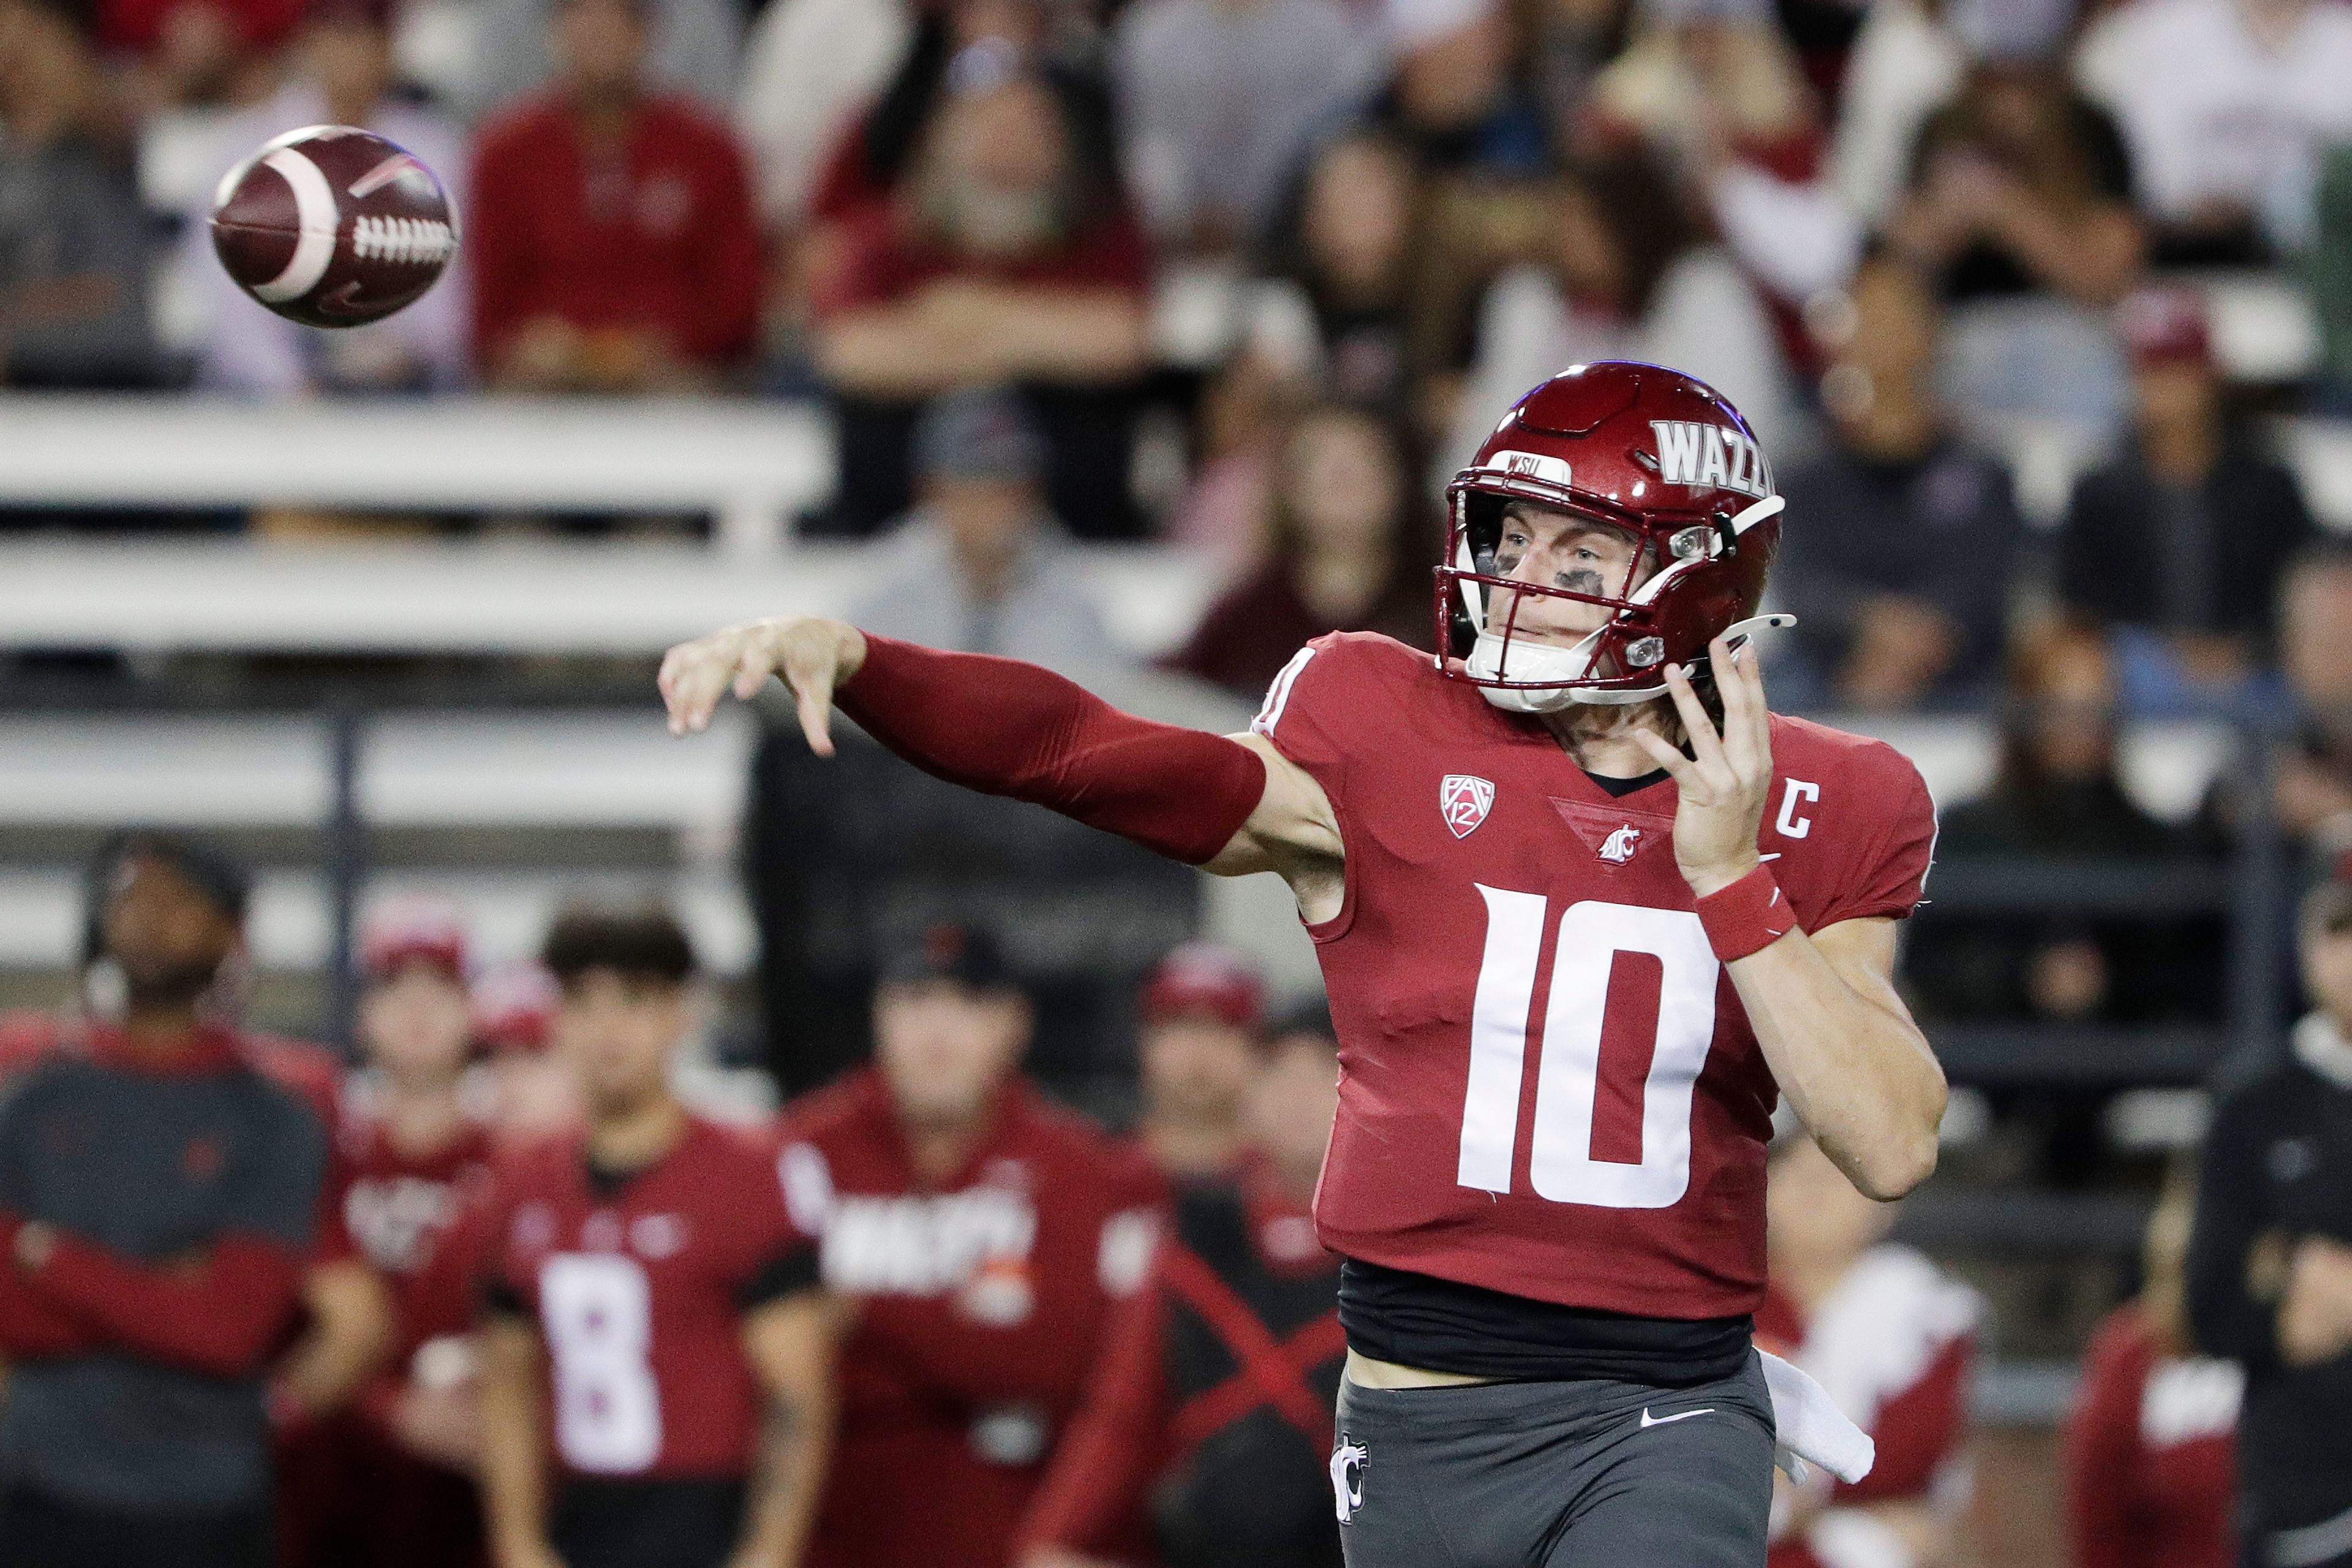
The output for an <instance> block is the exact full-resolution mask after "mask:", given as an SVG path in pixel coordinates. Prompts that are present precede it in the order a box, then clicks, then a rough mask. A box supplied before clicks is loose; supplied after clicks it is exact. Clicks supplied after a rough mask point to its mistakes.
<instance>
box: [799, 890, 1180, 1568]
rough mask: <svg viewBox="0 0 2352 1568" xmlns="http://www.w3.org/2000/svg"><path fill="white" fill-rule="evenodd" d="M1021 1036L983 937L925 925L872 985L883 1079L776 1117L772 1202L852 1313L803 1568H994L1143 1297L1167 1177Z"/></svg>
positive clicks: (1017, 1011)
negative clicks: (1061, 1088) (1073, 1109)
mask: <svg viewBox="0 0 2352 1568" xmlns="http://www.w3.org/2000/svg"><path fill="white" fill-rule="evenodd" d="M1030 1025H1031V1009H1030V1004H1029V1000H1028V998H1027V997H1026V996H1025V995H1024V994H1023V993H1022V991H1021V990H1020V988H1019V987H1018V986H1017V984H1015V983H1014V980H1013V976H1012V974H1011V973H1009V971H1008V970H1007V968H1006V966H1005V963H1004V960H1003V956H1002V955H1001V953H1000V952H998V950H997V947H996V944H995V943H994V942H992V941H991V940H990V938H989V935H988V933H987V932H986V931H982V930H980V929H978V928H974V927H969V926H961V925H954V924H941V925H938V926H934V927H932V928H931V929H930V930H929V931H925V932H923V933H921V936H920V939H919V941H916V942H910V943H909V944H908V946H907V948H906V949H905V950H904V951H901V952H898V953H895V954H893V955H892V956H891V957H890V958H889V959H888V960H887V962H886V963H885V964H884V966H883V973H882V984H880V986H879V987H878V988H877V992H876V994H875V998H874V1058H875V1060H874V1066H873V1067H872V1068H868V1069H866V1070H864V1071H860V1072H856V1073H853V1074H851V1075H850V1076H848V1077H847V1078H845V1079H842V1080H841V1082H839V1083H837V1084H835V1085H834V1086H832V1087H831V1088H828V1089H824V1090H822V1091H820V1092H818V1093H816V1094H814V1095H811V1096H809V1097H808V1098H807V1099H806V1100H803V1101H801V1102H800V1104H799V1105H797V1106H795V1107H794V1108H793V1110H792V1112H791V1113H790V1114H789V1115H788V1116H787V1117H786V1119H785V1128H784V1135H783V1146H782V1154H781V1157H780V1159H779V1161H778V1168H779V1169H780V1171H781V1172H782V1175H783V1179H784V1191H785V1195H786V1197H787V1199H788V1200H789V1202H790V1203H791V1205H792V1209H793V1215H794V1217H795V1218H796V1219H797V1220H798V1221H799V1222H800V1224H801V1226H803V1228H804V1229H814V1230H821V1231H822V1232H823V1234H824V1281H825V1284H826V1286H827V1287H828V1288H829V1289H833V1290H834V1291H835V1292H837V1293H838V1294H839V1295H840V1296H841V1297H842V1298H843V1299H844V1300H846V1301H849V1302H852V1303H854V1304H855V1306H856V1314H857V1324H856V1330H855V1331H853V1332H852V1333H851V1334H850V1335H849V1337H848V1338H847V1339H846V1341H845V1342H844V1344H843V1347H842V1355H841V1383H842V1395H841V1421H840V1439H839V1442H838V1443H837V1445H836V1446H835V1451H834V1463H833V1473H832V1476H831V1478H830V1479H829V1481H828V1483H827V1485H826V1488H825V1496H824V1507H823V1509H822V1510H821V1511H820V1513H819V1516H818V1522H817V1527H816V1533H815V1539H814V1542H813V1543H812V1544H811V1547H810V1550H809V1562H810V1563H811V1564H812V1568H1003V1565H1004V1563H1006V1561H1007V1559H1008V1556H1009V1553H1010V1548H1011V1542H1012V1540H1013V1531H1014V1530H1015V1528H1016V1527H1017V1526H1018V1525H1019V1523H1020V1521H1021V1516H1022V1512H1023V1510H1024V1509H1026V1508H1027V1507H1028V1505H1029V1501H1030V1499H1031V1496H1032V1494H1033V1493H1034V1491H1035V1489H1036V1488H1037V1485H1038V1482H1039V1481H1040V1479H1042V1478H1043V1476H1044V1475H1045V1465H1046V1461H1047V1459H1048V1458H1050V1457H1051V1456H1052V1454H1053V1452H1054V1450H1055V1445H1056V1444H1057V1443H1058V1442H1059V1441H1060V1439H1061V1436H1062V1432H1063V1428H1064V1427H1065V1426H1066V1424H1067V1421H1068V1419H1069V1417H1070V1415H1071V1414H1072V1413H1073V1412H1074V1411H1075V1410H1076V1406H1077V1404H1078V1397H1079V1394H1080V1392H1081V1391H1082V1389H1083V1387H1084V1385H1085V1380H1086V1373H1087V1368H1088V1367H1089V1366H1090V1365H1092V1364H1093V1362H1094V1359H1095V1355H1096V1353H1097V1351H1098V1349H1099V1348H1100V1345H1101V1342H1102V1338H1103V1333H1104V1331H1105V1328H1106V1326H1107V1325H1108V1322H1109V1321H1110V1318H1111V1315H1112V1308H1113V1305H1114V1303H1115V1301H1116V1300H1118V1298H1119V1297H1121V1296H1123V1295H1126V1294H1128V1293H1130V1292H1132V1291H1133V1290H1134V1289H1135V1288H1136V1287H1137V1286H1138V1285H1139V1283H1140V1282H1141V1280H1142V1278H1143V1269H1144V1265H1145V1263H1146V1262H1147V1261H1148V1260H1149V1258H1150V1250H1151V1242H1152V1238H1153V1237H1154V1236H1155V1235H1157V1233H1158V1226H1157V1212H1156V1211H1157V1205H1158V1204H1159V1201H1160V1195H1161V1184H1160V1178H1159V1175H1158V1173H1156V1172H1154V1171H1153V1170H1152V1169H1151V1167H1150V1163H1149V1162H1148V1161H1147V1160H1146V1159H1145V1158H1144V1157H1143V1155H1142V1153H1141V1152H1140V1151H1139V1150H1136V1149H1134V1148H1132V1147H1129V1146H1127V1145H1124V1144H1120V1143H1118V1142H1113V1141H1112V1140H1111V1139H1108V1138H1106V1137H1105V1136H1103V1134H1102V1133H1101V1132H1100V1131H1097V1129H1096V1128H1094V1127H1093V1126H1092V1125H1090V1124H1088V1123H1087V1122H1086V1121H1083V1120H1081V1119H1080V1118H1078V1117H1076V1116H1074V1115H1072V1114H1070V1113H1069V1112H1067V1111H1066V1110H1059V1109H1057V1108H1055V1107H1054V1106H1052V1105H1050V1104H1049V1103H1047V1102H1046V1100H1045V1097H1044V1096H1042V1095H1040V1094H1039V1093H1038V1092H1037V1091H1036V1090H1035V1089H1033V1088H1032V1087H1030V1085H1029V1084H1028V1083H1027V1081H1026V1080H1025V1079H1024V1078H1023V1077H1022V1075H1021V1070H1020V1063H1021V1055H1022V1052H1023V1051H1024V1048H1026V1047H1027V1045H1028V1043H1029V1034H1030Z"/></svg>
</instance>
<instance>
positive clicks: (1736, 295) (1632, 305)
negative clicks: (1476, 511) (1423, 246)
mask: <svg viewBox="0 0 2352 1568" xmlns="http://www.w3.org/2000/svg"><path fill="white" fill-rule="evenodd" d="M1555 232H1556V239H1555V241H1554V245H1553V249H1552V261H1551V265H1550V266H1549V267H1521V268H1515V269H1513V270H1512V271H1509V272H1507V273H1505V274H1504V275H1503V276H1502V277H1500V278H1498V279H1496V281H1495V282H1494V284H1493V285H1492V286H1491V287H1490V288H1489V289H1487V291H1486V299H1485V300H1484V302H1483V303H1482V304H1481V306H1480V308H1479V313H1478V328H1477V353H1476V359H1475V363H1474V364H1473V366H1472V368H1471V371H1470V376H1469V385H1468V387H1467V389H1466V390H1465V392H1464V394H1463V395H1462V399H1461V404H1460V413H1459V415H1458V416H1457V417H1456V418H1455V419H1454V428H1453V432H1452V437H1451V439H1450V441H1449V442H1448V445H1447V449H1446V452H1445V454H1444V455H1445V457H1446V458H1448V459H1449V460H1448V461H1447V462H1445V463H1444V466H1443V472H1444V477H1445V478H1448V479H1450V478H1451V477H1452V476H1453V474H1454V469H1455V468H1459V467H1460V466H1461V465H1462V463H1463V462H1464V461H1465V460H1467V458H1468V457H1469V455H1470V454H1471V453H1472V452H1474V451H1475V450H1476V449H1477V447H1478V443H1479V442H1480V441H1482V440H1483V439H1485V438H1486V434H1487V432H1488V430H1489V428H1490V427H1491V426H1492V425H1493V422H1494V410H1496V409H1497V408H1507V407H1508V406H1510V405H1511V404H1512V403H1514V402H1516V401H1517V399H1518V398H1519V397H1520V396H1521V395H1524V394H1525V393H1526V392H1527V390H1528V388H1529V387H1531V386H1533V385H1535V384H1538V382H1540V381H1542V380H1543V379H1544V378H1545V377H1546V376H1548V375H1550V374H1554V373H1556V372H1557V371H1558V370H1559V367H1560V366H1562V365H1568V364H1575V363H1578V362H1580V361H1582V360H1595V359H1634V360H1647V361H1650V362H1653V363H1658V364H1671V365H1674V366H1676V367H1677V368H1680V369H1684V370H1687V371H1688V372H1690V374H1693V375H1696V376H1698V377H1700V378H1701V379H1703V380H1705V381H1706V383H1707V384H1709V385H1712V386H1713V387H1715V388H1716V389H1717V391H1719V392H1721V393H1722V394H1723V395H1725V396H1726V397H1727V398H1729V399H1730V400H1731V401H1732V403H1733V405H1735V406H1737V407H1738V409H1739V410H1740V411H1741V412H1742V413H1743V414H1745V415H1746V416H1748V422H1749V423H1750V424H1752V425H1753V426H1755V427H1756V430H1757V433H1758V435H1759V436H1760V437H1762V439H1763V442H1764V446H1765V449H1766V450H1767V451H1771V450H1775V449H1777V447H1776V443H1777V442H1778V441H1779V440H1780V439H1782V438H1784V437H1787V436H1788V434H1789V433H1790V422H1789V419H1788V416H1787V412H1786V410H1787V396H1786V391H1785V384H1784V371H1783V366H1782V362H1781V357H1780V348H1779V345H1778V343H1777V342H1775V340H1774V336H1773V329H1772V324H1771V321H1770V320H1769V318H1768V317H1767V316H1766V314H1765V311H1764V308H1763V305H1762V304H1761V303H1760V302H1759V300H1758V299H1757V296H1756V292H1755V290H1754V289H1753V288H1751V287H1750V286H1749V284H1748V280H1747V279H1745V278H1744V277H1742V276H1741V275H1740V272H1739V269H1738V268H1737V267H1735V266H1734V265H1733V264H1732V262H1731V260H1730V258H1728V257H1727V256H1726V255H1725V254H1724V253H1723V251H1722V250H1720V249H1719V248H1717V247H1714V246H1712V245H1706V244H1704V243H1702V242H1701V238H1700V236H1699V235H1698V233H1697V231H1696V229H1695V228H1694V227H1693V226H1692V224H1691V221H1690V218H1689V216H1688V215H1687V213H1686V212H1685V208H1684V205H1683V199H1682V195H1681V193H1680V188H1679V186H1678V185H1677V184H1676V182H1675V178H1674V176H1673V174H1671V173H1670V172H1669V171H1668V170H1667V169H1666V168H1665V167H1664V165H1663V164H1661V163H1658V162H1656V161H1655V160H1654V159H1653V158H1651V157H1650V156H1649V155H1648V154H1646V153H1642V152H1640V151H1637V150H1628V151H1624V152H1621V153H1611V154H1608V155H1606V156H1604V157H1601V158H1599V159H1597V160H1592V161H1589V162H1585V163H1580V164H1579V165H1578V166H1577V167H1576V168H1574V169H1573V170H1572V171H1571V172H1570V175H1569V177H1568V178H1567V179H1566V181H1564V182H1563V184H1562V185H1561V187H1560V192H1559V226H1558V228H1557V230H1556V231H1555Z"/></svg>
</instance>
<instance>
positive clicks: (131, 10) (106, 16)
mask: <svg viewBox="0 0 2352 1568" xmlns="http://www.w3.org/2000/svg"><path fill="white" fill-rule="evenodd" d="M306 8H307V6H306V4H305V0H100V5H99V7H98V40H99V42H100V44H102V45H104V46H105V47H107V48H109V49H118V50H121V51H124V52H126V53H131V54H145V53H147V52H148V51H149V50H151V49H152V48H153V47H155V46H156V45H157V44H158V43H159V42H161V41H162V39H163V31H164V27H165V25H166V24H167V23H169V22H170V21H171V19H172V16H173V13H174V12H177V11H180V10H182V9H187V10H192V11H210V12H212V13H214V14H215V16H218V17H219V18H220V20H221V21H222V22H223V23H224V24H225V25H226V26H227V29H228V32H229V35H230V36H231V37H234V38H235V39H236V41H237V43H238V44H240V45H241V46H243V47H246V48H248V49H267V48H274V47H277V46H278V45H279V44H282V43H284V42H285V41H286V40H287V39H288V38H289V37H292V36H293V32H294V29H295V27H296V26H299V24H300V23H301V20H302V13H303V12H304V10H305V9H306Z"/></svg>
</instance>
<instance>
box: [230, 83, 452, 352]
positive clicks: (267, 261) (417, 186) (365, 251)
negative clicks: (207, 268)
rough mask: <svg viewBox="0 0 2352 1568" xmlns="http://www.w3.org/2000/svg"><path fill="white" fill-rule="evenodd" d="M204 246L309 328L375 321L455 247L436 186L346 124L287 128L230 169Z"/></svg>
mask: <svg viewBox="0 0 2352 1568" xmlns="http://www.w3.org/2000/svg"><path fill="white" fill-rule="evenodd" d="M212 226H213V249H214V250H215V252H217V253H218V255H219V256H220V259H221V265H222V266H223V267H225V268H228V275H229V276H230V277H231V278H234V279H236V281H237V284H238V286H239V287H240V288H242V289H244V290H245V291H246V292H247V293H248V294H250V295H252V296H253V297H254V298H255V299H256V300H260V301H261V302H262V303H263V304H265V305H267V306H268V307H269V308H270V309H271V310H275V311H277V312H278V314H279V315H281V316H285V317H287V318H289V319H290V320H292V321H300V322H303V323H304V324H306V325H308V326H313V327H356V326H359V325H361V324H362V323H363V322H367V321H382V320H383V318H384V317H386V316H389V315H391V314H392V313H393V312H394V311H395V310H400V309H402V308H403V307H404V306H406V305H409V304H412V303H414V302H415V300H416V299H417V298H418V297H419V296H420V295H422V294H423V293H424V292H425V290H426V289H430V288H432V287H433V283H434V280H435V279H437V278H439V277H440V276H441V270H442V268H445V267H446V266H447V265H448V264H449V258H451V257H452V256H454V255H456V254H457V216H456V215H455V214H454V213H452V212H451V211H450V208H449V197H448V194H447V193H446V192H445V191H444V190H442V188H441V182H440V180H439V179H438V178H436V176H435V175H434V173H433V171H432V170H430V169H428V168H426V167H425V165H424V163H422V162H420V161H419V160H418V159H416V158H415V156H414V155H412V154H410V153H406V152H404V151H403V150H402V149H400V148H399V147H396V146H394V144H393V143H391V142H387V141H385V140H384V139H383V137H381V136H377V135H374V134H373V133H371V132H365V131H358V130H354V129H352V127H350V126H348V125H312V126H307V127H305V128H304V129H302V130H300V131H289V132H287V133H286V134H285V135H283V136H280V137H278V138H277V139H275V140H274V141H271V142H268V143H266V144H265V145H263V146H262V147H261V148H259V149H258V150H257V151H256V152H255V153H254V154H253V155H252V156H251V157H249V158H247V159H246V161H245V162H243V163H239V164H238V165H237V166H236V168H234V169H231V170H230V171H229V172H228V174H226V175H225V176H224V177H223V178H222V180H221V184H220V190H219V192H218V194H217V195H215V196H214V198H213V218H212Z"/></svg>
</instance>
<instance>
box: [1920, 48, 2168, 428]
mask: <svg viewBox="0 0 2352 1568" xmlns="http://www.w3.org/2000/svg"><path fill="white" fill-rule="evenodd" d="M1887 234H1888V237H1889V238H1890V239H1891V240H1892V242H1893V245H1894V247H1895V250H1896V252H1897V253H1898V254H1900V255H1902V256H1904V257H1905V258H1907V259H1908V260H1910V261H1911V262H1912V264H1913V265H1915V266H1916V267H1918V268H1921V269H1922V270H1923V271H1924V272H1926V273H1927V276H1929V277H1930V278H1932V279H1935V282H1936V287H1937V292H1938V293H1939V295H1940V296H1941V297H1942V299H1943V300H1944V301H1945V303H1946V304H1947V305H1948V306H1950V307H1952V314H1951V317H1950V325H1949V328H1948V332H1949V342H1948V345H1947V348H1946V353H1947V356H1948V359H1949V361H1950V363H1949V365H1948V369H1947V373H1946V374H1947V375H1948V382H1949V385H1950V390H1951V395H1952V396H1953V399H1954V401H1955V402H1956V404H1957V405H1958V406H1959V407H1960V408H1961V409H1962V411H1963V412H1965V413H1968V414H1971V415H1973V414H1986V413H1990V414H2035V415H2043V416H2051V417H2057V418H2067V419H2073V420H2075V421H2078V422H2080V423H2083V424H2084V425H2088V426H2092V427H2094V428H2101V429H2104V428H2105V427H2106V426H2109V425H2111V424H2112V423H2114V422H2115V421H2116V418H2117V417H2118V416H2120V415H2121V413H2122V410H2123V368H2122V364H2121V361H2120V357H2119V355H2118V353H2117V352H2116V345H2115V341H2114V336H2113V333H2112V331H2111V330H2110V327H2109V318H2108V314H2107V312H2108V310H2109V309H2110V308H2111V307H2112V306H2113V305H2114V304H2115V303H2116V301H2117V300H2120V299H2121V298H2122V297H2123V296H2124V294H2125V292H2126V290H2127V289H2129V288H2130V287H2131V285H2132V283H2133V282H2134V281H2135V280H2136V279H2137V277H2138V274H2139V268H2140V260H2141V250H2142V247H2143V238H2142V235H2141V232H2140V223H2139V219H2138V217H2137V216H2136V215H2135V214H2134V212H2133V210H2132V205H2131V165H2130V160H2129V159H2128V158H2127V157H2126V154H2125V152H2124V146H2123V139H2122V137H2121V135H2120V134H2119V133H2118V132H2116V127H2115V123H2114V121H2111V120H2110V119H2109V118H2108V116H2107V114H2106V113H2105V110H2101V109H2099V108H2098V107H2096V106H2095V104H2093V103H2092V102H2091V101H2090V100H2087V99H2085V98H2084V97H2083V96H2082V95H2081V94H2079V93H2077V92H2076V91H2074V89H2072V88H2071V87H2069V86H2068V85H2067V83H2066V80H2065V79H2064V77H2063V75H2062V74H2060V73H2059V72H2058V71H2057V70H2056V69H2055V68H2053V67H2051V66H2048V65H2044V64H2041V63H2038V62H2034V61H2030V60H2024V61H2021V60H2006V59H1989V60H1982V61H1979V62H1978V63H1977V64H1976V65H1975V66H1973V67H1972V68H1971V69H1970V70H1969V74H1968V75H1967V76H1966V77H1965V78H1964V79H1962V81H1961V83H1960V87H1959V89H1958V92H1957V93H1956V94H1955V95H1954V96H1953V98H1952V99H1951V100H1950V101H1949V102H1948V103H1947V104H1945V105H1944V106H1943V107H1942V108H1940V109H1938V110H1936V111H1935V112H1934V113H1933V114H1930V115H1929V116H1928V117H1927V121H1926V123H1925V124H1924V125H1922V126H1921V127H1920V131H1919V140H1918V142H1917V144H1916V147H1914V149H1913V150H1912V153H1911V172H1910V179H1909V183H1908V188H1907V190H1906V193H1905V195H1904V197H1903V200H1902V202H1901V203H1900V205H1898V206H1897V207H1896V209H1895V214H1894V216H1893V217H1892V219H1891V221H1890V223H1889V225H1888V228H1887Z"/></svg>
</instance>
